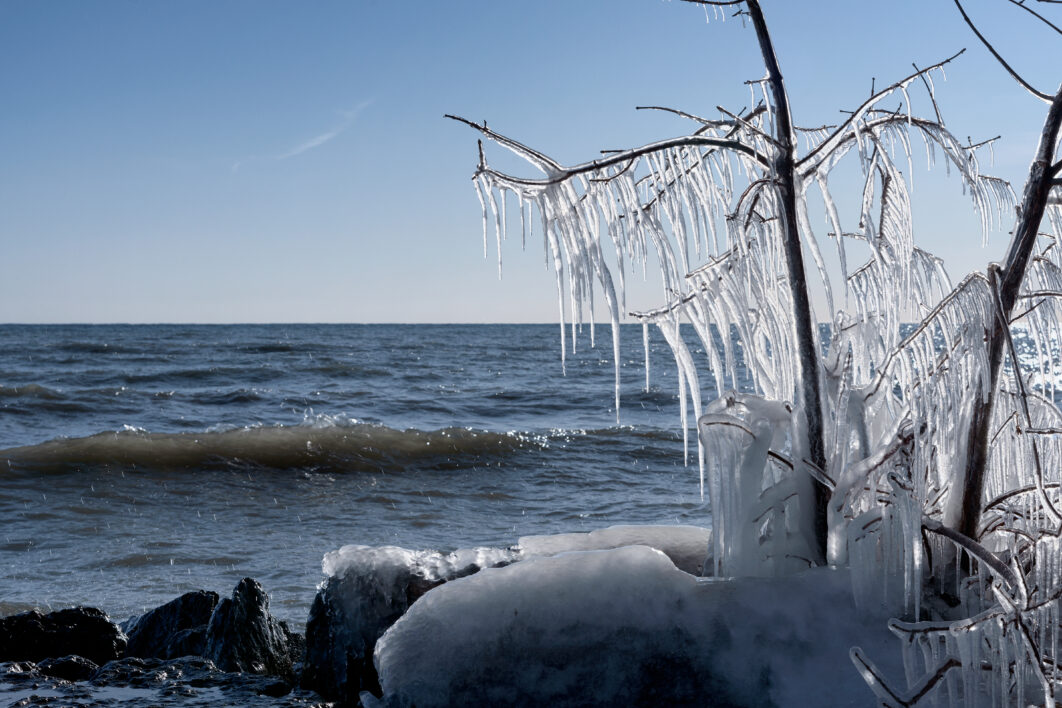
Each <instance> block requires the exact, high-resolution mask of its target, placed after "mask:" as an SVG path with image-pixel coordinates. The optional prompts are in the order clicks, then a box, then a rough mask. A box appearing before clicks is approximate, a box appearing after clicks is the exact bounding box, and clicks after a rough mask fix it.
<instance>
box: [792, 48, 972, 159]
mask: <svg viewBox="0 0 1062 708" xmlns="http://www.w3.org/2000/svg"><path fill="white" fill-rule="evenodd" d="M965 51H966V50H965V49H961V50H959V51H958V52H956V53H955V54H953V55H951V56H950V57H948V58H947V59H945V60H943V61H939V62H937V63H936V64H933V65H932V66H927V67H926V68H924V69H917V70H916V71H915V73H913V74H911V75H909V76H906V77H904V78H902V79H900V80H899V81H896V82H894V83H892V84H890V85H889V86H887V87H885V88H884V89H882V90H880V91H878V92H877V93H875V94H874V95H873V96H871V97H870V98H868V99H867V100H865V101H863V103H861V104H860V105H859V107H858V108H856V109H855V110H854V111H852V113H851V115H850V116H848V118H846V119H845V120H844V121H842V122H841V124H840V125H839V126H837V128H836V130H834V131H833V133H832V134H831V135H830V136H829V137H828V138H826V140H824V141H822V143H820V144H819V146H818V147H816V148H815V149H814V150H812V151H810V152H809V153H808V154H807V155H805V156H804V157H802V158H801V159H800V160H799V161H798V162H797V167H798V168H800V167H803V166H804V165H805V164H806V163H808V162H809V161H811V160H812V159H813V158H815V156H816V155H818V154H819V153H820V152H821V153H824V154H829V153H831V152H833V151H834V150H835V149H836V148H837V146H838V144H839V143H840V142H841V139H842V137H843V136H844V135H845V134H846V132H847V131H848V130H849V129H850V128H851V127H852V126H853V124H855V123H856V122H857V121H859V120H860V119H861V118H862V116H863V115H864V114H865V113H866V111H867V110H868V109H869V108H870V107H871V106H873V105H874V104H876V103H878V102H879V101H881V100H882V99H884V98H885V97H886V96H889V95H890V94H892V93H893V92H895V91H897V90H900V89H905V87H906V86H907V85H908V84H909V83H911V81H913V80H914V79H916V78H918V77H919V76H924V75H926V74H928V73H929V72H931V71H935V70H937V69H940V68H941V67H943V66H946V65H947V64H949V63H950V62H952V61H954V60H955V58H956V57H958V56H959V55H961V54H962V53H963V52H965Z"/></svg>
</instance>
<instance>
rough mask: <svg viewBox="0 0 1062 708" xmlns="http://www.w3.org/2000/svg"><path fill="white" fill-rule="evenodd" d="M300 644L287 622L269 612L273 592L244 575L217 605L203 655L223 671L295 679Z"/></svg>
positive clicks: (211, 619) (208, 630)
mask: <svg viewBox="0 0 1062 708" xmlns="http://www.w3.org/2000/svg"><path fill="white" fill-rule="evenodd" d="M299 647H300V642H299V641H298V640H297V639H295V638H294V635H293V633H292V632H291V631H290V630H289V629H288V626H287V624H285V623H284V622H281V621H280V620H278V619H276V618H275V617H273V616H272V615H271V614H270V613H269V595H267V594H266V592H265V590H263V589H262V586H261V585H260V584H259V583H258V581H256V580H254V579H253V578H244V579H243V580H241V581H240V582H239V584H238V585H236V589H235V590H233V592H232V597H229V598H225V599H223V600H222V601H221V602H219V603H218V606H217V607H216V608H215V609H214V612H213V614H212V615H211V617H210V623H209V624H208V625H207V629H206V636H205V646H204V650H203V656H205V657H206V658H208V659H210V660H211V661H213V662H214V663H215V664H216V665H217V667H218V668H219V669H221V670H222V671H240V672H247V673H253V674H263V675H269V676H279V677H280V678H282V679H284V680H285V681H288V682H294V680H295V664H296V663H297V661H298V660H299V658H300V657H299V656H298V650H299Z"/></svg>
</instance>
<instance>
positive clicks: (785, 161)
mask: <svg viewBox="0 0 1062 708" xmlns="http://www.w3.org/2000/svg"><path fill="white" fill-rule="evenodd" d="M746 4H747V6H748V10H749V15H750V17H751V18H752V24H753V26H754V27H755V29H756V37H757V39H758V40H759V43H760V52H761V53H762V54H763V63H764V64H765V65H766V67H767V79H768V85H769V86H770V89H771V97H772V99H773V103H774V128H775V130H774V139H775V140H776V141H777V142H778V147H777V149H776V151H775V155H776V156H775V157H774V158H773V164H772V170H773V171H774V175H775V179H776V187H777V190H778V196H779V199H780V200H781V203H782V214H781V218H782V228H783V229H784V230H785V254H786V266H787V269H788V271H789V272H788V275H789V279H788V280H789V290H790V294H791V295H792V298H793V336H794V338H795V341H796V342H797V362H796V363H797V370H796V379H797V389H796V392H795V394H796V400H795V401H794V403H795V405H796V410H797V411H799V412H803V414H804V416H805V418H806V426H807V428H806V434H807V445H808V450H807V454H808V456H809V459H810V461H811V462H812V463H813V464H815V465H817V466H818V467H819V469H821V470H825V469H826V443H825V439H824V435H823V429H824V426H823V415H822V394H821V391H820V388H819V345H818V336H817V332H816V329H817V328H816V325H815V318H814V317H813V316H812V313H811V302H810V299H809V298H808V284H807V276H806V274H805V272H804V254H803V249H802V246H801V242H800V232H799V230H798V228H797V211H796V209H797V206H796V166H795V155H794V153H795V149H794V144H793V121H792V118H791V116H790V113H789V97H788V96H787V95H786V91H785V83H784V81H783V80H782V72H781V70H780V69H779V67H778V58H777V57H776V56H775V53H774V45H773V44H772V43H771V36H770V33H769V32H768V31H767V23H766V22H765V21H764V19H763V11H762V10H761V9H760V3H759V0H746ZM797 462H799V461H797ZM814 484H815V512H814V513H815V541H816V547H817V550H818V554H819V557H818V558H816V559H814V560H815V561H816V562H817V563H819V564H820V565H821V564H823V563H825V562H826V536H827V531H828V528H827V523H826V513H827V508H828V505H829V499H830V492H829V490H828V489H827V488H826V487H825V486H823V485H822V484H821V483H819V482H818V481H816V482H815V483H814Z"/></svg>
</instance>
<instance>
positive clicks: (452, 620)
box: [362, 546, 899, 708]
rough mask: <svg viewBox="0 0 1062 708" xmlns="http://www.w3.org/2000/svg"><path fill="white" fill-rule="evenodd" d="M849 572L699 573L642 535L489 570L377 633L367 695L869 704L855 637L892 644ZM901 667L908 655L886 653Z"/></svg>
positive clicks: (444, 701)
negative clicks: (854, 594)
mask: <svg viewBox="0 0 1062 708" xmlns="http://www.w3.org/2000/svg"><path fill="white" fill-rule="evenodd" d="M895 642H896V639H895V638H894V637H892V636H891V635H890V634H889V633H888V631H887V630H886V627H885V622H884V620H883V618H882V617H876V616H869V615H867V614H865V613H858V612H856V610H855V608H854V605H853V603H852V599H851V587H850V583H849V578H848V575H847V572H845V571H842V570H834V569H818V570H814V571H808V572H806V573H804V574H801V575H798V576H793V577H787V578H778V579H763V578H759V579H745V580H726V581H717V580H711V579H699V578H695V577H693V576H691V575H689V574H688V573H684V572H682V571H681V570H679V569H678V568H676V567H675V566H674V564H673V563H672V562H671V561H670V560H668V558H667V557H666V556H665V555H664V554H663V553H661V552H660V551H657V550H654V549H650V548H647V547H644V546H632V547H625V548H619V549H614V550H606V551H587V552H573V553H565V554H561V555H558V556H554V557H544V558H536V559H531V560H526V561H523V562H520V563H515V564H513V565H509V566H506V567H503V568H494V569H486V570H483V571H482V572H480V573H477V574H475V575H472V576H469V577H466V578H463V579H459V580H454V581H452V582H449V583H446V584H445V585H441V586H439V587H437V588H435V589H434V590H432V591H431V592H429V593H427V594H425V595H424V596H423V597H422V598H421V599H420V600H418V601H417V602H416V603H415V604H414V605H413V606H412V607H410V609H409V611H408V612H407V613H406V614H405V615H404V616H403V617H402V618H400V619H399V620H398V621H397V622H396V623H395V624H394V625H393V626H392V627H391V628H390V629H389V630H388V631H387V632H386V633H385V634H384V635H383V637H381V638H380V640H379V641H378V642H377V645H376V653H375V661H376V666H377V669H378V671H379V677H380V684H381V688H382V698H376V697H374V696H370V695H368V694H367V693H366V694H362V700H363V702H364V703H365V704H366V705H368V706H377V707H379V706H389V707H390V706H413V705H416V706H418V707H419V708H427V707H429V706H453V705H510V706H511V705H526V706H531V705H534V706H538V705H551V706H586V705H601V706H605V705H644V706H655V705H736V706H810V705H814V706H865V705H867V704H868V703H869V702H870V701H871V696H870V693H869V691H868V690H867V688H866V686H865V685H864V683H863V680H862V678H861V677H860V676H859V674H858V672H856V671H855V670H853V666H852V664H851V662H850V661H849V658H848V652H849V649H850V647H852V646H853V645H857V644H858V645H861V646H862V648H863V649H864V650H865V651H866V652H867V653H868V654H871V655H874V656H875V657H884V658H888V657H892V656H894V655H895V654H897V652H896V651H895ZM882 668H885V669H886V670H887V671H889V670H891V671H895V672H898V671H899V668H898V667H892V666H885V665H882Z"/></svg>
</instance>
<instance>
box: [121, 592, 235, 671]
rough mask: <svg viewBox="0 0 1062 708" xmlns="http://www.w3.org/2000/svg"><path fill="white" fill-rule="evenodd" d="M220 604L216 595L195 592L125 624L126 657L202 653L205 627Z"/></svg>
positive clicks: (173, 656) (155, 656)
mask: <svg viewBox="0 0 1062 708" xmlns="http://www.w3.org/2000/svg"><path fill="white" fill-rule="evenodd" d="M217 604H218V594H217V593H216V592H207V591H205V590H196V591H195V592H189V593H185V594H184V595H181V596H180V597H178V598H177V599H175V600H172V601H170V602H167V603H166V604H165V605H162V606H161V607H156V608H155V609H153V610H151V611H150V612H147V613H145V614H142V615H140V616H139V617H136V618H133V619H131V620H128V621H127V622H124V623H123V624H122V628H123V629H124V630H125V632H126V634H128V635H129V645H128V646H127V647H126V650H125V654H126V656H136V657H141V658H159V659H175V658H177V657H179V656H186V655H189V654H202V653H203V649H204V639H205V637H206V625H207V623H208V622H209V621H210V615H211V613H212V612H213V611H214V608H215V607H216V606H217ZM197 628H198V629H199V633H198V635H197V634H196V633H195V630H196V629H197Z"/></svg>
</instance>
